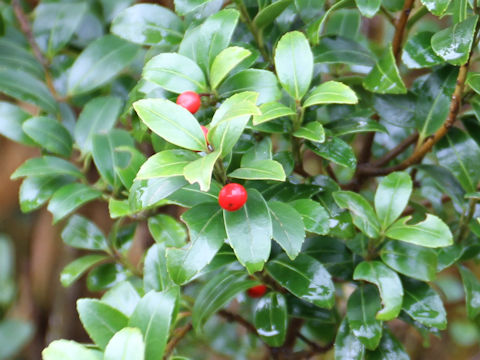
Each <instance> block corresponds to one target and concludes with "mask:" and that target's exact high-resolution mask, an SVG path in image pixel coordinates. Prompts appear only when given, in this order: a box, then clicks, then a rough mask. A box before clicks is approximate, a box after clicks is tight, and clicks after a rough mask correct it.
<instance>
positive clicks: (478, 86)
mask: <svg viewBox="0 0 480 360" xmlns="http://www.w3.org/2000/svg"><path fill="white" fill-rule="evenodd" d="M466 84H467V85H468V86H470V87H471V88H472V90H473V91H475V92H476V93H477V94H480V73H479V72H469V73H468V75H467V82H466Z"/></svg>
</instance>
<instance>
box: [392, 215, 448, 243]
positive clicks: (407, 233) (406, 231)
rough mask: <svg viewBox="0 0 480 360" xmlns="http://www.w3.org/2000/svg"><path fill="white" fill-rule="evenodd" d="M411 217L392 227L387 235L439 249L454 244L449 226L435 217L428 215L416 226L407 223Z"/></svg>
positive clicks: (398, 221)
mask: <svg viewBox="0 0 480 360" xmlns="http://www.w3.org/2000/svg"><path fill="white" fill-rule="evenodd" d="M410 219H411V216H406V217H403V218H400V219H399V220H397V221H396V222H395V223H393V225H392V226H390V227H389V228H388V229H387V231H386V233H385V235H386V236H388V237H390V238H392V239H395V240H401V241H405V242H408V243H411V244H415V245H420V246H424V247H430V248H437V247H445V246H449V245H452V244H453V236H452V233H451V232H450V229H449V228H448V226H447V225H446V224H445V223H444V222H443V221H442V220H441V219H440V218H438V217H436V216H435V215H431V214H427V217H426V219H425V220H424V221H422V222H419V223H417V224H415V225H409V224H407V222H408V221H409V220H410Z"/></svg>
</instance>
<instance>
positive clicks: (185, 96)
mask: <svg viewBox="0 0 480 360" xmlns="http://www.w3.org/2000/svg"><path fill="white" fill-rule="evenodd" d="M177 104H178V105H180V106H181V107H184V108H185V109H187V110H188V111H190V112H191V113H192V114H195V113H196V112H197V111H198V109H200V105H202V101H201V99H200V96H199V95H198V94H197V93H196V92H195V91H184V92H183V93H181V94H180V95H178V97H177Z"/></svg>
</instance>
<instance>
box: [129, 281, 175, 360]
mask: <svg viewBox="0 0 480 360" xmlns="http://www.w3.org/2000/svg"><path fill="white" fill-rule="evenodd" d="M177 292H178V290H176V289H172V290H169V291H163V292H155V291H150V292H149V293H147V294H146V295H145V296H144V297H143V298H142V299H141V300H140V301H139V303H138V305H137V307H136V308H135V311H134V312H133V314H132V316H131V317H130V322H129V323H128V326H129V327H136V328H139V329H140V330H141V331H142V334H143V340H144V342H145V360H156V359H162V358H163V353H164V351H165V346H166V345H167V340H168V336H169V333H170V327H171V325H172V315H173V314H174V311H175V310H174V309H175V303H176V300H177ZM173 321H175V319H173Z"/></svg>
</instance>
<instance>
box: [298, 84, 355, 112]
mask: <svg viewBox="0 0 480 360" xmlns="http://www.w3.org/2000/svg"><path fill="white" fill-rule="evenodd" d="M356 103H358V98H357V95H356V94H355V92H354V91H353V90H352V89H350V88H349V87H348V86H347V85H345V84H342V83H341V82H338V81H327V82H325V83H323V84H321V85H320V86H317V87H316V88H315V89H313V90H312V92H311V93H310V95H309V96H308V97H307V99H305V102H304V103H303V107H309V106H313V105H322V104H356Z"/></svg>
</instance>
